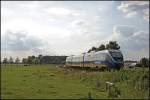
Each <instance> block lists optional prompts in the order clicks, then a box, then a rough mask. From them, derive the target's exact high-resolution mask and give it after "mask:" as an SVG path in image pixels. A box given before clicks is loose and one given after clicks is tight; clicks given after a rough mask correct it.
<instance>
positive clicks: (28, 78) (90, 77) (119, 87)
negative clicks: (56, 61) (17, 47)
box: [1, 65, 149, 99]
mask: <svg viewBox="0 0 150 100" xmlns="http://www.w3.org/2000/svg"><path fill="white" fill-rule="evenodd" d="M106 81H109V82H113V83H115V86H114V87H112V89H111V91H110V92H109V93H108V91H106V89H105V82H106ZM108 98H118V99H148V98H149V70H148V69H146V68H145V69H142V68H141V69H136V70H121V71H114V72H82V71H71V72H70V71H64V70H63V69H61V68H58V67H56V65H30V66H21V65H18V66H17V65H11V66H10V65H6V66H4V65H2V66H1V99H108Z"/></svg>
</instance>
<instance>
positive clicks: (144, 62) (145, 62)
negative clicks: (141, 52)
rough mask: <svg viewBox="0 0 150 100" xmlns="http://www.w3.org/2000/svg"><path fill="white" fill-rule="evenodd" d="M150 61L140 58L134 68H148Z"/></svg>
mask: <svg viewBox="0 0 150 100" xmlns="http://www.w3.org/2000/svg"><path fill="white" fill-rule="evenodd" d="M149 63H150V59H148V58H141V59H140V61H139V62H138V63H137V64H136V67H149Z"/></svg>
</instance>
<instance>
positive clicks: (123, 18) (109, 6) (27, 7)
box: [1, 1, 149, 60]
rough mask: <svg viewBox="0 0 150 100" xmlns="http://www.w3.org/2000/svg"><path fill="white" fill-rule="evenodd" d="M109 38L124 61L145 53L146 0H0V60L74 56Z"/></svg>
mask: <svg viewBox="0 0 150 100" xmlns="http://www.w3.org/2000/svg"><path fill="white" fill-rule="evenodd" d="M109 41H117V43H118V44H119V45H120V46H121V51H122V53H123V55H124V59H125V60H139V59H140V58H142V57H149V2H148V1H1V59H3V58H4V57H7V58H9V57H10V56H12V57H13V58H16V57H20V58H23V57H27V56H29V55H35V56H37V55H39V54H42V55H66V56H69V55H78V54H81V53H83V52H87V51H88V50H89V49H90V48H91V47H93V46H95V47H98V46H99V45H101V44H107V43H108V42H109Z"/></svg>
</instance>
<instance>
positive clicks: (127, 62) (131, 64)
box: [124, 61, 137, 68]
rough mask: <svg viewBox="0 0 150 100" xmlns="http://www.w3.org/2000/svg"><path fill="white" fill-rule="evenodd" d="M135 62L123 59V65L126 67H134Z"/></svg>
mask: <svg viewBox="0 0 150 100" xmlns="http://www.w3.org/2000/svg"><path fill="white" fill-rule="evenodd" d="M136 64H137V61H125V62H124V66H125V67H126V68H134V67H135V66H136Z"/></svg>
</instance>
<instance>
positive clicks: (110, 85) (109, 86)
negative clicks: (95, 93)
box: [106, 82, 114, 94]
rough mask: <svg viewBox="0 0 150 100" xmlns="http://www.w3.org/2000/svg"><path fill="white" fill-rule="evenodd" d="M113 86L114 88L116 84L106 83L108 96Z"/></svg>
mask: <svg viewBox="0 0 150 100" xmlns="http://www.w3.org/2000/svg"><path fill="white" fill-rule="evenodd" d="M112 86H114V83H111V82H106V91H108V94H110V92H111V87H112Z"/></svg>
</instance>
